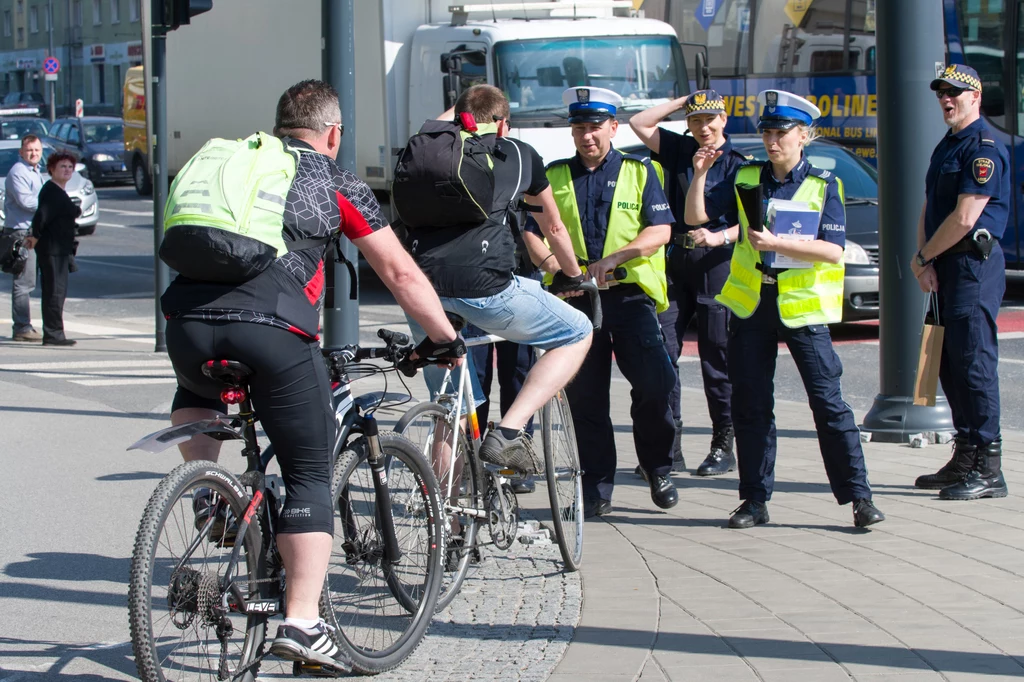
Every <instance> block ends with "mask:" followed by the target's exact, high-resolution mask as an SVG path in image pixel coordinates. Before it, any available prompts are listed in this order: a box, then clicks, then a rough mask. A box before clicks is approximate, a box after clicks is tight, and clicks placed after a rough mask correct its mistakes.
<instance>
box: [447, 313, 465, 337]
mask: <svg viewBox="0 0 1024 682" xmlns="http://www.w3.org/2000/svg"><path fill="white" fill-rule="evenodd" d="M444 316H445V317H447V318H448V321H449V322H451V323H452V328H453V329H454V330H455V333H458V332H461V331H462V328H463V327H465V326H466V319H465V318H464V317H462V315H456V314H455V313H450V312H448V311H447V310H446V311H444Z"/></svg>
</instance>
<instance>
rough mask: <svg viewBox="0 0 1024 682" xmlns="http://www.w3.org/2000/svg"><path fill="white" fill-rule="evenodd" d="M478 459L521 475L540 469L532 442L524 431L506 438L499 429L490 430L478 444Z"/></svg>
mask: <svg viewBox="0 0 1024 682" xmlns="http://www.w3.org/2000/svg"><path fill="white" fill-rule="evenodd" d="M480 459H482V460H483V461H485V462H488V463H489V464H494V465H497V466H500V467H506V468H508V469H512V470H514V471H516V472H518V473H519V474H522V475H529V474H536V473H539V472H540V469H541V466H540V463H539V462H538V461H537V454H536V453H535V452H534V451H533V442H532V441H531V439H530V436H529V435H528V434H527V433H526V432H525V431H520V432H519V433H517V434H516V437H515V438H512V439H508V438H505V436H503V435H501V430H500V429H497V428H496V429H493V430H491V431H490V432H488V434H487V438H485V439H484V443H483V445H481V446H480Z"/></svg>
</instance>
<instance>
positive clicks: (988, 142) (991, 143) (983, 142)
mask: <svg viewBox="0 0 1024 682" xmlns="http://www.w3.org/2000/svg"><path fill="white" fill-rule="evenodd" d="M981 146H982V147H995V146H996V141H995V140H989V139H987V138H984V137H983V138H981Z"/></svg>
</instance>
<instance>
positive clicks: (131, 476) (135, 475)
mask: <svg viewBox="0 0 1024 682" xmlns="http://www.w3.org/2000/svg"><path fill="white" fill-rule="evenodd" d="M166 475H167V474H161V473H157V472H156V471H126V472H124V473H121V474H107V475H106V476H97V477H96V480H97V481H155V480H159V479H161V478H163V477H164V476H166Z"/></svg>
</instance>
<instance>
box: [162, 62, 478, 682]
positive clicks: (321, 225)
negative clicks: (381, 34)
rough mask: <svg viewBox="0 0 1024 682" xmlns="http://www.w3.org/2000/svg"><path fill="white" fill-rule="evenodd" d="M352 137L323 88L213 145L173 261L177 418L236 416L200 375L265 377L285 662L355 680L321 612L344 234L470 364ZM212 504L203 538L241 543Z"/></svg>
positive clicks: (186, 206)
mask: <svg viewBox="0 0 1024 682" xmlns="http://www.w3.org/2000/svg"><path fill="white" fill-rule="evenodd" d="M342 134H343V125H342V122H341V111H340V107H339V104H338V93H337V91H336V90H335V89H334V88H333V87H331V86H330V85H329V84H327V83H324V82H323V81H318V80H307V81H303V82H301V83H298V84H297V85H294V86H292V87H291V88H289V89H288V90H287V91H286V92H285V93H284V94H283V95H282V96H281V98H280V100H279V101H278V104H277V116H276V123H275V130H274V136H270V135H266V134H265V133H258V134H256V135H253V136H252V137H250V138H248V139H246V140H240V141H237V142H236V141H229V140H211V141H210V142H208V143H207V145H205V146H204V147H203V149H202V150H200V151H199V153H197V154H196V155H195V156H194V157H193V158H192V160H190V161H189V163H188V164H186V166H185V167H184V168H183V169H182V170H181V172H180V173H179V174H178V177H177V178H176V179H175V181H174V185H173V186H172V187H171V191H170V197H169V200H168V205H167V208H168V210H167V211H166V216H167V218H166V220H165V236H164V242H163V245H162V247H161V249H160V256H161V258H162V259H164V260H165V261H166V262H167V263H168V264H169V265H171V266H172V267H174V268H175V269H176V270H178V272H179V273H180V274H179V276H178V277H177V278H175V280H174V281H173V282H171V285H170V286H169V287H168V288H167V291H166V292H165V293H164V295H163V297H162V298H161V305H162V307H163V311H164V314H165V315H166V316H167V350H168V354H169V355H170V358H171V362H172V364H173V366H174V372H175V375H176V376H177V380H178V390H177V393H176V394H175V396H174V402H173V404H172V407H171V410H172V411H171V422H172V423H173V424H182V423H186V422H191V421H196V420H199V419H208V418H212V417H216V416H217V415H218V413H224V412H226V409H225V406H224V405H223V404H221V402H220V400H219V396H220V391H221V388H222V386H221V385H219V384H217V383H215V382H214V381H212V380H211V379H208V378H207V377H205V376H204V375H203V374H202V372H201V370H200V366H201V364H202V363H204V362H206V361H208V360H211V359H214V358H226V359H231V360H237V361H239V362H242V363H244V364H245V365H247V366H248V367H250V368H251V369H252V370H253V374H252V377H251V378H250V380H249V389H250V394H251V397H252V402H253V404H254V406H255V408H256V411H257V412H259V415H260V423H261V424H262V426H263V428H264V430H265V431H266V434H267V436H268V438H270V441H271V443H272V444H273V445H274V448H275V450H276V455H277V460H278V462H279V463H280V466H281V474H282V477H283V478H284V482H285V487H286V502H285V505H284V509H283V511H282V513H281V518H280V525H279V528H278V535H277V538H278V540H277V542H278V548H279V549H280V552H281V556H282V558H283V560H284V564H285V573H286V575H287V581H288V584H287V591H286V603H285V616H286V618H285V622H284V625H282V626H280V628H279V629H278V631H277V637H276V639H274V641H273V642H272V644H271V646H270V652H271V653H272V654H275V655H277V656H280V657H282V658H286V659H288V660H293V661H303V662H306V663H311V664H326V665H328V666H331V667H333V668H337V669H351V666H350V665H349V663H348V661H346V660H345V659H344V656H343V654H342V653H341V652H340V650H339V649H338V647H337V646H336V645H335V643H334V640H333V638H332V636H331V633H330V629H329V627H328V626H327V625H326V624H325V623H324V621H323V620H321V619H320V618H319V609H318V606H319V599H320V595H321V591H322V589H323V584H324V575H325V573H326V569H327V565H328V561H329V559H330V555H331V545H332V540H333V529H334V512H333V509H332V503H331V495H330V484H331V473H332V472H331V467H332V462H331V447H332V446H333V444H334V438H335V428H336V424H335V415H334V409H333V408H332V406H331V385H330V379H329V377H328V373H327V368H326V366H325V364H324V361H323V358H322V355H321V349H320V344H319V343H318V332H319V322H320V309H321V307H322V301H323V291H324V259H325V255H326V252H327V249H328V248H329V246H330V243H329V242H330V240H331V239H333V238H335V237H336V236H337V235H338V234H339V233H341V234H344V235H345V236H346V237H348V238H349V239H351V240H352V242H353V243H354V244H355V245H356V246H357V247H358V248H359V249H360V251H361V252H362V253H363V255H364V256H365V257H366V260H367V262H368V263H369V264H370V266H371V267H373V269H374V270H375V271H376V272H377V274H378V275H380V277H381V279H382V280H383V281H384V283H385V284H386V285H387V286H388V288H389V289H391V291H392V293H393V294H394V295H395V298H396V299H397V301H398V303H399V305H401V306H402V307H403V308H404V309H406V310H408V311H410V314H411V315H413V316H414V317H415V318H416V321H417V322H418V323H419V324H420V325H421V326H422V328H423V329H425V330H426V332H427V335H428V337H429V338H426V340H425V341H424V342H423V343H421V344H420V346H419V347H418V348H417V352H418V354H419V355H420V356H423V357H427V356H431V357H439V358H441V359H442V360H445V359H447V360H450V361H451V362H452V363H453V364H457V363H458V362H459V359H458V358H459V357H461V356H462V355H464V354H465V345H464V344H463V342H462V339H461V338H460V337H459V336H458V335H457V334H456V332H455V330H454V329H453V328H452V326H451V324H450V323H449V322H448V320H447V319H446V317H445V314H444V311H443V310H442V309H441V305H440V302H439V301H438V297H437V295H436V294H435V293H434V291H433V289H432V288H431V287H430V284H429V282H428V281H427V279H426V278H425V277H424V275H423V273H422V272H421V271H420V270H419V269H418V268H417V267H416V265H415V263H414V262H413V260H412V259H411V258H410V257H409V255H408V254H407V253H406V252H405V250H404V249H402V247H401V244H400V243H399V241H398V238H397V237H396V236H395V234H394V232H393V231H392V230H391V228H390V227H389V226H388V224H387V222H386V221H385V219H384V217H383V216H382V215H381V213H380V207H379V206H378V204H377V202H376V200H375V199H374V197H373V194H372V193H371V191H370V189H369V187H367V185H366V184H365V183H364V182H363V181H362V180H360V179H359V178H357V177H356V176H355V175H353V174H352V173H350V172H348V171H346V170H343V169H341V168H339V167H338V165H337V164H336V162H335V159H336V158H337V155H338V149H339V145H340V143H341V136H342ZM434 342H437V343H434ZM180 448H181V452H182V455H183V457H184V458H185V459H186V460H196V459H208V460H216V459H217V455H218V453H219V442H218V441H216V440H213V439H212V438H210V437H209V436H205V435H197V436H195V437H194V438H193V439H192V440H191V441H189V442H187V443H184V444H182V445H181V446H180ZM209 497H212V496H207V498H205V499H204V497H203V496H202V495H197V497H196V499H195V500H194V502H193V507H194V510H195V515H196V519H195V523H196V527H197V528H201V527H203V526H204V525H205V524H206V523H207V522H208V521H209V520H210V517H211V516H213V515H215V514H216V515H217V516H216V517H215V523H214V526H213V528H214V530H213V531H211V539H213V536H214V532H216V531H217V529H219V537H217V538H216V539H217V541H219V542H224V543H225V544H227V543H230V542H233V538H232V537H231V536H232V535H233V534H234V533H236V532H237V526H236V523H235V520H234V519H230V518H226V513H227V512H226V510H224V507H223V506H222V505H221V506H217V505H215V504H214V503H213V502H212V501H211V500H210V499H209ZM222 513H223V514H224V518H220V516H221V514H222Z"/></svg>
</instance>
